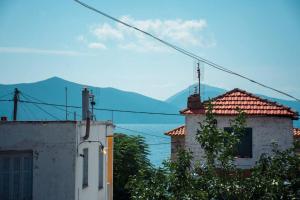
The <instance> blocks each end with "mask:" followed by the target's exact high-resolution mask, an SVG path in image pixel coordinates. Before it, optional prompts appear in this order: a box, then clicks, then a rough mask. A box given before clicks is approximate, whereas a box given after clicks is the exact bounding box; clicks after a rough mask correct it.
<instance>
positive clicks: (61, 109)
mask: <svg viewBox="0 0 300 200" xmlns="http://www.w3.org/2000/svg"><path fill="white" fill-rule="evenodd" d="M22 94H23V95H25V96H27V97H29V98H31V99H34V100H35V101H38V102H40V103H45V102H43V101H42V100H40V99H38V98H36V97H33V96H31V95H29V94H26V93H24V92H22ZM49 106H53V107H54V108H56V109H57V110H60V111H63V112H67V113H69V114H73V112H71V111H67V110H66V109H64V108H60V107H58V106H55V105H49ZM65 107H66V106H65ZM76 116H79V117H82V116H81V115H80V114H77V113H76Z"/></svg>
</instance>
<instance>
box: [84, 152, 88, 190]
mask: <svg viewBox="0 0 300 200" xmlns="http://www.w3.org/2000/svg"><path fill="white" fill-rule="evenodd" d="M82 155H83V159H82V188H83V189H84V188H86V187H88V186H89V149H88V148H84V149H83V150H82Z"/></svg>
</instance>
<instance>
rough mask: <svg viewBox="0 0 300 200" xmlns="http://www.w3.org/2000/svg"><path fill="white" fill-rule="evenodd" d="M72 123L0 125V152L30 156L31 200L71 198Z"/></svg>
mask: <svg viewBox="0 0 300 200" xmlns="http://www.w3.org/2000/svg"><path fill="white" fill-rule="evenodd" d="M75 133H76V124H75V122H63V123H61V122H5V123H0V151H9V150H16V151H23V150H32V152H33V193H32V195H33V200H41V199H45V200H57V199H64V200H73V199H74V198H75V192H74V183H75V158H76V145H75V143H76V137H74V136H75Z"/></svg>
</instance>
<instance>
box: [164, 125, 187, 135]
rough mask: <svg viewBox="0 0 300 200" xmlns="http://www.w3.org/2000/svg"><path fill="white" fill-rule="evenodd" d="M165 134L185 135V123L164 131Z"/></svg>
mask: <svg viewBox="0 0 300 200" xmlns="http://www.w3.org/2000/svg"><path fill="white" fill-rule="evenodd" d="M165 135H168V136H184V135H185V125H182V126H180V127H177V128H175V129H173V130H170V131H168V132H166V133H165Z"/></svg>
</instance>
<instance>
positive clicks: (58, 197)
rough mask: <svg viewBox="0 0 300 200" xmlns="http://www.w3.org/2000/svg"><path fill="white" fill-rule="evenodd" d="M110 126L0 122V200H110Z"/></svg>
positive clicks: (80, 122) (54, 122)
mask: <svg viewBox="0 0 300 200" xmlns="http://www.w3.org/2000/svg"><path fill="white" fill-rule="evenodd" d="M113 128H114V126H113V124H112V123H111V122H97V121H91V120H90V119H87V120H84V121H1V122H0V199H1V200H11V199H14V200H99V199H103V200H108V199H110V200H112V192H113V190H112V185H113V183H112V162H113V161H112V153H113V143H112V141H113V140H112V136H113V135H112V134H113Z"/></svg>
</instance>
